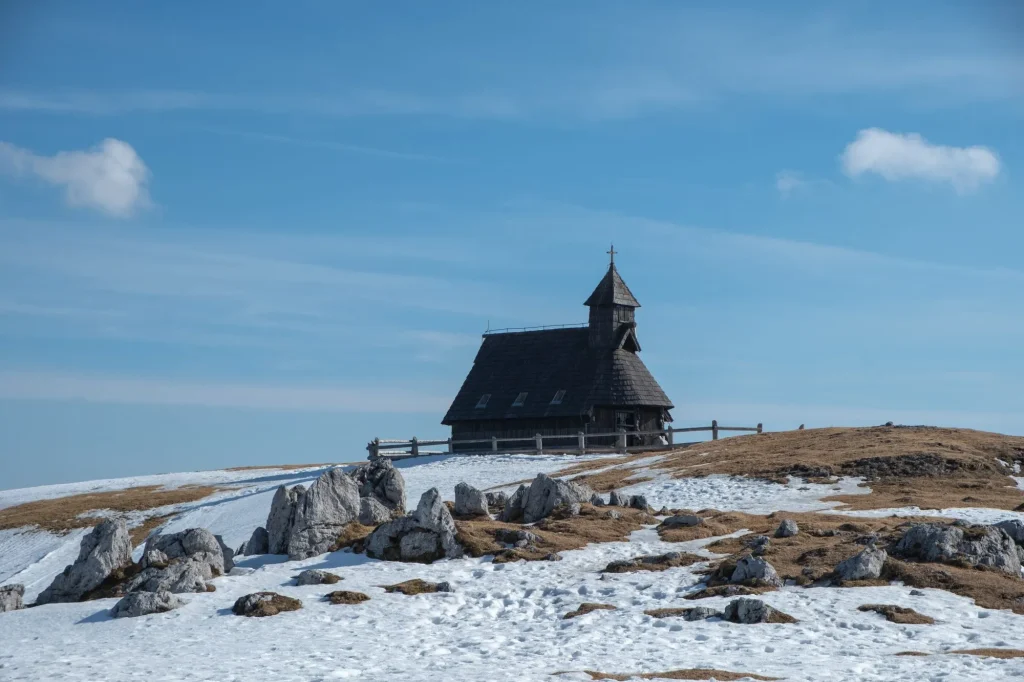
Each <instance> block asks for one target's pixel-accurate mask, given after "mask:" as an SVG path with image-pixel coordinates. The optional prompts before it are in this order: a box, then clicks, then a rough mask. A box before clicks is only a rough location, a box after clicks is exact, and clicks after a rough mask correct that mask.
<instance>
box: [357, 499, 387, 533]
mask: <svg viewBox="0 0 1024 682" xmlns="http://www.w3.org/2000/svg"><path fill="white" fill-rule="evenodd" d="M390 520H391V510H390V509H388V508H387V507H385V506H384V504H383V503H382V502H381V501H380V500H378V499H377V498H376V497H362V498H360V499H359V523H361V524H363V525H364V526H379V525H380V524H382V523H385V522H386V521H390Z"/></svg>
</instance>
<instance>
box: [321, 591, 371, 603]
mask: <svg viewBox="0 0 1024 682" xmlns="http://www.w3.org/2000/svg"><path fill="white" fill-rule="evenodd" d="M324 599H326V600H327V601H329V602H331V603H332V604H362V603H363V602H364V601H369V599H370V598H369V597H368V596H366V595H365V594H363V593H362V592H352V591H350V590H337V591H335V592H329V593H327V595H325V596H324Z"/></svg>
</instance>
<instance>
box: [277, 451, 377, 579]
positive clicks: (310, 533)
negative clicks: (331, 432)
mask: <svg viewBox="0 0 1024 682" xmlns="http://www.w3.org/2000/svg"><path fill="white" fill-rule="evenodd" d="M359 510H360V501H359V489H358V487H357V486H356V481H355V479H353V478H352V477H351V476H349V475H348V474H346V473H345V472H344V471H343V470H342V469H340V468H334V469H330V470H329V471H327V472H326V473H324V474H323V475H322V476H321V477H320V478H318V479H316V481H314V482H313V485H311V486H309V490H307V491H305V492H304V493H302V494H301V495H299V496H298V499H297V500H296V504H295V515H294V518H293V520H292V525H291V528H290V529H289V532H288V558H289V559H307V558H309V557H312V556H316V555H318V554H323V553H324V552H326V551H328V550H329V549H330V547H331V546H332V545H333V544H334V543H335V542H336V541H337V539H338V536H339V535H340V534H341V532H342V529H343V528H344V527H345V526H346V525H348V524H349V523H351V522H352V521H355V520H357V519H358V518H359ZM268 530H269V527H268Z"/></svg>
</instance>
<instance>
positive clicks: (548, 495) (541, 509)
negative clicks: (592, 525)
mask: <svg viewBox="0 0 1024 682" xmlns="http://www.w3.org/2000/svg"><path fill="white" fill-rule="evenodd" d="M592 494H593V491H592V490H590V488H588V487H587V486H585V485H581V484H579V483H576V482H575V481H563V480H561V479H557V478H551V477H550V476H548V475H547V474H537V478H535V479H533V483H531V484H530V487H529V488H527V490H526V494H525V496H524V498H523V523H533V522H535V521H540V520H541V519H543V518H546V517H547V516H549V515H550V514H551V512H552V511H553V510H554V509H555V507H559V506H563V505H564V506H569V505H572V504H573V503H577V504H578V503H580V502H586V501H587V500H589V499H590V496H591V495H592Z"/></svg>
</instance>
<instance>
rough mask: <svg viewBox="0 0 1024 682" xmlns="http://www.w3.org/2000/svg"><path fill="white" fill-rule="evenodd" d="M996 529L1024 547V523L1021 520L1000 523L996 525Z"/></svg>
mask: <svg viewBox="0 0 1024 682" xmlns="http://www.w3.org/2000/svg"><path fill="white" fill-rule="evenodd" d="M994 527H995V528H998V529H999V530H1001V531H1003V532H1004V533H1006V534H1007V535H1009V536H1010V539H1011V540H1013V541H1014V542H1016V543H1017V544H1018V545H1024V521H1021V520H1020V519H1010V520H1007V521H1000V522H999V523H997V524H994Z"/></svg>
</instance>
